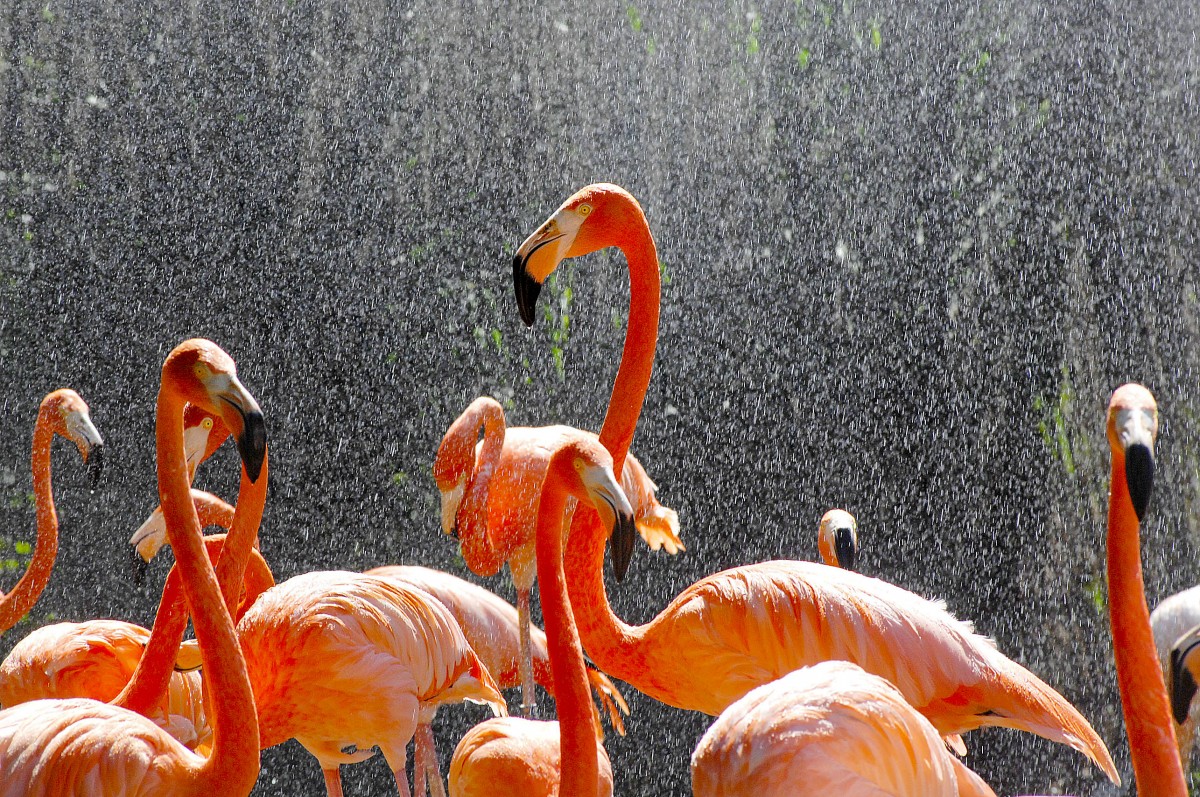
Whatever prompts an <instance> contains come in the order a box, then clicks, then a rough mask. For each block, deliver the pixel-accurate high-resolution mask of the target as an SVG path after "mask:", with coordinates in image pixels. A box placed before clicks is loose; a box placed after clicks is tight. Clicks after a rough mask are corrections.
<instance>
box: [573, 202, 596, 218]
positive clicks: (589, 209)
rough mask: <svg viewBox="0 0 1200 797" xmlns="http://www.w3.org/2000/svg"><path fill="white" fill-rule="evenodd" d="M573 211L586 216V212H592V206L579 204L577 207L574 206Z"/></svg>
mask: <svg viewBox="0 0 1200 797" xmlns="http://www.w3.org/2000/svg"><path fill="white" fill-rule="evenodd" d="M575 212H576V213H578V214H579V215H580V216H586V215H587V214H589V213H591V212H592V206H591V205H580V206H579V207H577V208H575Z"/></svg>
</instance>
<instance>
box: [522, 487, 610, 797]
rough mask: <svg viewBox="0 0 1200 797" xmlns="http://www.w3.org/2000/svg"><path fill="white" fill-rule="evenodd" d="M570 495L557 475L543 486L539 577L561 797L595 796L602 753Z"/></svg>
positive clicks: (539, 529)
mask: <svg viewBox="0 0 1200 797" xmlns="http://www.w3.org/2000/svg"><path fill="white" fill-rule="evenodd" d="M565 503H566V492H565V490H564V489H563V487H562V484H561V483H560V482H559V480H558V479H557V478H556V477H555V475H554V473H553V471H552V472H551V473H550V474H549V475H547V477H546V481H545V484H544V485H543V487H542V497H541V502H540V504H539V506H538V520H537V576H538V589H539V590H540V591H541V597H542V618H543V620H544V621H545V626H546V647H547V651H548V653H549V656H550V670H551V673H552V675H553V677H554V686H555V689H554V700H555V705H556V706H557V707H558V728H559V734H560V735H559V740H560V741H559V753H560V758H559V761H560V762H561V768H562V774H561V779H560V781H559V790H558V793H559V794H564V795H565V794H570V795H573V796H575V795H578V796H582V795H595V794H596V784H597V780H598V777H599V766H600V764H599V754H598V753H597V751H596V735H595V730H594V728H593V725H592V701H591V695H590V693H589V692H588V680H587V670H586V669H585V668H584V663H583V651H582V649H581V648H580V646H579V634H578V632H577V631H576V629H575V623H574V621H573V620H572V619H571V603H570V601H569V600H568V599H567V589H566V583H565V576H564V574H563V559H562V518H563V512H564V509H565Z"/></svg>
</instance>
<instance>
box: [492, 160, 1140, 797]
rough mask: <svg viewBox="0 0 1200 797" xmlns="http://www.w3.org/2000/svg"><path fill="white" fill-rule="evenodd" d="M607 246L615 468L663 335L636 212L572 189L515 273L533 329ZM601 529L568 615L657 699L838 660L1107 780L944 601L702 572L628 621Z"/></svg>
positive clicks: (1058, 706)
mask: <svg viewBox="0 0 1200 797" xmlns="http://www.w3.org/2000/svg"><path fill="white" fill-rule="evenodd" d="M614 245H615V246H618V247H620V248H621V249H622V251H623V252H624V253H625V256H626V260H627V261H628V263H629V273H630V310H629V324H628V326H627V328H626V337H625V347H624V353H623V356H622V360H621V366H620V368H619V370H618V371H617V379H616V383H615V384H614V386H613V391H612V395H611V397H610V399H609V406H608V412H607V414H606V415H605V419H604V427H603V428H602V429H601V431H600V442H601V443H603V444H604V446H605V447H606V448H607V449H608V450H609V451H610V452H612V455H613V463H614V465H613V467H614V468H620V467H621V466H622V464H623V462H624V459H625V456H626V454H627V452H628V450H629V444H630V441H631V440H632V438H633V432H634V428H635V427H636V425H637V419H638V415H639V414H640V413H641V406H642V403H643V400H644V398H645V394H646V388H647V387H648V385H649V381H650V371H651V365H652V363H653V359H654V348H655V341H656V339H657V335H658V302H659V296H658V293H659V280H658V259H657V255H656V253H655V248H654V241H653V239H652V237H651V235H650V231H649V227H648V225H647V224H646V218H645V215H644V214H643V213H642V210H641V207H640V206H639V205H638V204H637V201H636V200H635V199H634V198H633V197H632V196H630V195H629V193H628V192H626V191H625V190H624V189H622V188H619V187H618V186H615V185H609V184H598V185H592V186H588V187H586V188H583V189H581V190H580V191H578V192H576V193H575V194H574V195H573V196H572V197H570V198H569V199H568V200H567V201H566V202H565V203H563V205H562V206H561V207H560V208H559V209H558V210H557V211H556V212H555V213H554V215H552V216H551V217H550V219H548V220H547V221H546V222H545V223H543V224H542V225H541V226H540V227H539V228H538V229H537V230H536V231H535V232H534V233H533V234H532V235H530V236H529V237H528V238H527V239H525V241H524V242H523V243H522V244H521V246H520V247H518V249H517V252H516V255H515V256H514V259H513V277H514V283H515V289H516V294H517V304H518V308H519V309H520V312H521V317H522V319H523V320H524V321H525V323H527V324H529V323H531V322H532V320H533V309H534V302H535V301H536V298H537V293H538V290H539V287H540V284H541V282H542V281H543V280H545V279H546V278H547V277H548V276H549V275H550V274H551V273H552V272H553V271H554V269H555V268H556V267H557V266H558V264H559V262H561V260H562V259H564V258H567V257H577V256H580V255H584V254H587V253H589V252H593V251H596V250H598V249H601V248H604V247H607V246H614ZM608 536H609V535H608V532H607V531H606V530H605V529H604V528H603V527H602V526H601V524H600V522H599V518H598V517H597V515H596V514H595V513H594V512H592V511H591V510H589V509H588V508H587V507H582V508H581V510H580V511H578V512H576V513H575V517H574V519H573V521H572V525H571V532H570V535H569V539H570V541H571V544H570V546H569V547H568V550H567V553H566V573H567V576H566V577H567V586H568V589H569V591H570V603H571V607H572V609H573V610H574V613H575V620H576V622H577V623H578V624H579V633H580V636H581V637H582V639H583V643H584V649H585V650H586V651H587V652H588V654H589V655H591V657H592V659H593V660H594V661H595V662H596V664H597V666H598V667H600V668H601V669H602V670H604V671H605V672H607V673H609V674H610V675H612V676H614V677H617V678H620V679H622V680H624V681H627V682H629V683H630V684H632V685H633V686H635V687H636V688H637V689H639V690H641V691H642V692H644V693H646V694H648V695H650V696H651V697H653V698H655V699H657V700H661V701H663V702H665V703H668V704H669V705H672V706H676V707H678V708H685V709H691V710H698V711H704V712H705V713H708V714H713V715H715V714H719V713H720V712H721V711H722V710H724V709H725V708H726V707H727V706H728V705H729V704H730V703H732V702H733V701H735V700H737V699H738V698H739V697H741V696H742V695H744V694H746V692H748V691H750V690H751V689H753V688H754V687H755V686H759V685H761V684H764V683H767V682H769V681H773V680H775V679H776V678H779V677H780V676H782V675H785V674H787V673H789V672H791V671H792V670H795V669H797V668H799V667H802V666H805V665H809V664H815V663H817V662H819V661H824V660H827V659H844V660H847V661H852V662H854V663H856V664H859V665H860V666H861V667H862V668H863V669H865V670H867V671H868V672H872V673H874V674H876V675H881V676H883V677H885V678H887V679H888V680H890V681H892V683H894V684H896V686H897V687H899V689H900V691H901V692H902V693H903V694H904V696H905V698H906V699H907V700H908V701H909V702H910V703H911V704H912V705H913V706H914V707H916V708H917V710H918V711H920V712H921V713H922V714H924V715H925V716H926V718H928V719H929V720H930V721H931V722H932V723H933V725H934V726H935V727H936V728H937V729H938V732H939V733H941V734H942V735H944V736H953V735H954V734H958V733H963V732H966V731H969V730H972V729H974V728H978V727H982V726H985V725H999V726H1004V727H1010V728H1016V729H1020V730H1027V731H1030V732H1033V733H1037V734H1039V735H1041V736H1044V737H1046V738H1048V739H1051V740H1053V741H1058V742H1062V743H1065V744H1068V745H1070V746H1071V747H1073V748H1075V749H1076V750H1079V751H1080V752H1083V753H1084V754H1085V755H1087V756H1088V757H1089V758H1091V759H1092V760H1093V761H1095V762H1096V763H1097V765H1098V766H1100V768H1101V769H1103V770H1104V772H1105V773H1106V774H1107V775H1108V776H1109V778H1111V779H1112V780H1114V781H1116V780H1117V773H1116V768H1115V767H1114V765H1113V763H1112V758H1111V756H1110V755H1109V753H1108V750H1107V749H1106V748H1105V746H1104V743H1103V742H1102V741H1101V740H1100V738H1099V736H1097V735H1096V732H1095V731H1094V730H1093V729H1092V727H1091V725H1090V724H1088V722H1087V720H1086V719H1084V717H1083V716H1082V715H1081V714H1079V712H1078V711H1076V710H1075V708H1074V707H1073V706H1072V705H1071V704H1070V703H1068V702H1067V701H1066V700H1065V699H1064V698H1063V697H1062V696H1061V695H1060V694H1058V693H1057V692H1056V691H1054V690H1053V689H1052V688H1050V687H1049V686H1048V685H1046V684H1045V683H1043V682H1042V681H1041V680H1040V679H1039V678H1037V676H1035V675H1034V674H1033V673H1031V672H1029V671H1028V670H1026V669H1025V668H1024V667H1021V666H1020V665H1019V664H1017V663H1016V662H1013V661H1011V660H1010V659H1008V658H1007V657H1006V656H1004V655H1003V654H1001V653H1000V652H999V651H998V650H996V648H995V646H994V645H993V644H992V643H991V641H990V640H987V639H985V638H983V637H980V636H977V635H976V634H974V632H973V631H972V630H971V628H970V626H969V625H967V624H964V623H961V622H959V621H957V620H955V619H954V618H953V617H952V616H951V615H950V614H949V613H947V612H946V611H945V609H944V608H943V606H942V605H941V604H939V603H934V602H931V601H927V600H925V599H923V598H921V597H919V596H917V595H914V594H912V593H910V592H908V591H906V590H903V589H900V588H898V587H895V586H893V585H891V584H887V583H885V582H882V581H879V580H877V579H872V578H867V577H865V576H861V575H859V574H857V573H853V572H850V571H845V570H840V569H837V568H830V567H826V566H824V565H815V564H810V563H806V562H795V561H777V562H765V563H762V564H757V565H750V566H746V567H739V568H734V569H732V570H726V571H724V572H721V573H717V574H715V575H711V576H709V577H707V578H704V579H702V580H700V581H698V582H696V583H695V584H693V585H692V586H690V587H688V588H687V589H686V590H684V591H683V593H681V594H680V595H679V596H678V597H676V598H675V600H673V601H672V602H671V604H670V605H669V606H668V607H667V608H666V609H664V610H663V611H662V612H661V613H660V614H659V615H658V616H657V617H655V618H654V619H653V620H651V621H650V622H649V623H647V624H645V625H640V626H630V625H628V624H626V623H624V622H623V621H622V620H621V619H620V618H618V617H617V616H616V615H615V614H613V612H612V608H611V607H610V606H609V603H608V596H607V594H606V593H605V588H604V579H603V569H602V565H603V557H604V548H605V544H606V542H607V540H608ZM614 544H615V543H614Z"/></svg>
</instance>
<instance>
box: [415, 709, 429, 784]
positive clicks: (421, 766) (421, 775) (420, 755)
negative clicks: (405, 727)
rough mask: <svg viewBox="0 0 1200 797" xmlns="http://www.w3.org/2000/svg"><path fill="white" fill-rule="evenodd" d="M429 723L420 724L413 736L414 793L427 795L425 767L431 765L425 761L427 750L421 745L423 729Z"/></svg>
mask: <svg viewBox="0 0 1200 797" xmlns="http://www.w3.org/2000/svg"><path fill="white" fill-rule="evenodd" d="M428 727H429V726H428V725H418V726H417V735H416V736H414V737H413V794H414V795H416V797H425V769H426V768H427V767H428V766H429V764H428V763H426V761H425V750H423V749H422V745H421V729H422V728H428Z"/></svg>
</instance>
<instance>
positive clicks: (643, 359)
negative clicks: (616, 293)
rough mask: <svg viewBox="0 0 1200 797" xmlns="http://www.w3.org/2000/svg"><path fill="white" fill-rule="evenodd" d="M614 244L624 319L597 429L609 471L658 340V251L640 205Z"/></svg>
mask: <svg viewBox="0 0 1200 797" xmlns="http://www.w3.org/2000/svg"><path fill="white" fill-rule="evenodd" d="M616 244H617V246H619V247H620V248H621V251H622V252H623V253H624V254H625V260H626V261H627V262H628V263H629V324H628V326H627V328H626V331H625V346H624V348H623V349H622V351H621V367H620V368H619V369H618V370H617V378H616V380H615V381H614V382H613V389H612V395H611V396H609V399H608V411H607V412H606V413H605V415H604V425H603V426H602V427H601V429H600V443H601V445H603V446H604V447H605V448H607V449H608V451H609V453H610V454H612V458H613V473H616V474H618V475H620V473H621V471H622V468H623V467H624V465H625V455H626V454H627V453H629V446H630V444H631V443H632V442H633V432H634V429H636V428H637V422H638V417H639V416H640V415H641V414H642V403H643V402H644V401H645V399H646V390H647V388H649V386H650V372H651V369H652V368H653V366H654V351H655V348H656V346H657V345H658V309H659V301H660V296H659V293H660V290H661V285H660V281H659V273H658V252H657V250H656V249H655V247H654V239H653V238H652V237H651V235H650V228H649V227H648V226H647V225H646V217H645V216H644V215H642V214H641V212H640V211H639V212H638V213H637V215H636V216H635V217H634V218H633V219H632V220H631V221H630V222H629V223H628V225H627V226H625V227H624V228H623V230H622V234H621V235H620V237H619V238H618V240H617V242H616Z"/></svg>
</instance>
